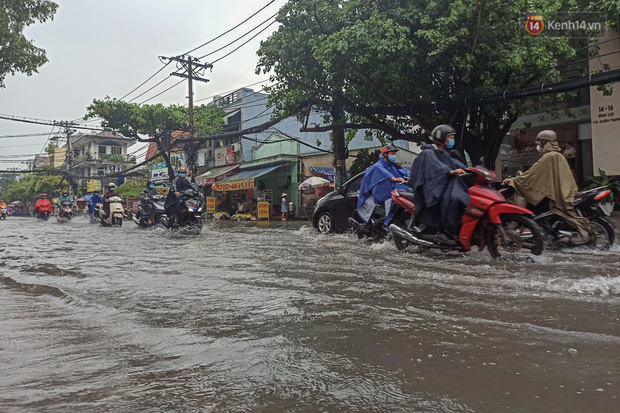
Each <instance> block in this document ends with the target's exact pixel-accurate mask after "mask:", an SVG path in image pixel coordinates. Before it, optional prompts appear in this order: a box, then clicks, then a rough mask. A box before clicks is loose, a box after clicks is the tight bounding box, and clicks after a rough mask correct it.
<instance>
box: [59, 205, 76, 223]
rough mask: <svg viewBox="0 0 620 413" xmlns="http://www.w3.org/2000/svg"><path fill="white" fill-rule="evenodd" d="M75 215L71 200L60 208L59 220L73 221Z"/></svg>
mask: <svg viewBox="0 0 620 413" xmlns="http://www.w3.org/2000/svg"><path fill="white" fill-rule="evenodd" d="M72 217H73V204H72V203H71V202H63V203H62V204H61V205H60V208H58V218H57V219H58V221H59V222H66V221H71V218H72Z"/></svg>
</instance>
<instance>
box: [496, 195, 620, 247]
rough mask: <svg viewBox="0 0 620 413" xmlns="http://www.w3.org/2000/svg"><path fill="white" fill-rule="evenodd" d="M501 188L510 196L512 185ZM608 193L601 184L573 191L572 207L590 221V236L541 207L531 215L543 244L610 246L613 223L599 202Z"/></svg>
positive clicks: (558, 245)
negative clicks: (582, 235)
mask: <svg viewBox="0 0 620 413" xmlns="http://www.w3.org/2000/svg"><path fill="white" fill-rule="evenodd" d="M501 192H503V193H504V194H505V195H506V197H507V198H510V197H511V196H512V195H513V194H514V189H513V188H512V187H507V186H502V189H501ZM610 193H611V191H610V190H609V189H608V188H607V187H606V186H601V187H598V188H594V189H590V190H587V191H581V192H577V193H576V194H575V201H574V202H573V207H574V209H575V211H576V212H577V214H578V215H579V216H581V217H585V218H587V219H588V220H589V221H590V227H591V229H592V235H591V236H590V238H589V239H584V238H583V237H581V236H580V235H579V233H578V232H577V229H576V228H575V227H574V226H572V225H570V224H569V223H568V222H566V221H565V220H564V219H563V218H562V217H561V216H559V215H558V214H556V213H554V212H552V211H550V210H549V208H548V207H547V208H545V207H543V208H541V209H542V212H541V213H539V214H537V215H536V216H535V217H534V221H536V223H537V224H538V225H539V226H540V227H541V229H542V231H543V237H544V239H545V243H546V245H547V246H549V247H552V248H565V247H579V246H591V247H595V248H599V249H608V248H609V247H610V246H612V245H613V243H614V241H615V233H614V224H613V221H612V220H611V219H609V217H608V216H607V215H606V214H605V212H604V211H603V209H602V208H601V205H600V201H601V200H602V199H603V198H605V197H606V196H608V195H609V194H610Z"/></svg>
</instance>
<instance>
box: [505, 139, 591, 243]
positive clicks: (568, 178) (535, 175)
mask: <svg viewBox="0 0 620 413" xmlns="http://www.w3.org/2000/svg"><path fill="white" fill-rule="evenodd" d="M535 143H536V148H537V150H538V151H539V152H540V153H542V154H543V155H542V157H541V158H540V159H539V160H538V161H536V163H534V165H532V166H531V168H530V169H528V170H527V171H525V172H523V173H522V174H521V175H519V176H516V177H514V178H507V179H505V180H504V181H503V183H504V184H506V185H510V186H511V187H512V188H514V190H515V191H516V192H517V193H518V194H519V195H521V196H522V197H523V198H525V200H526V201H527V202H528V203H530V204H532V205H536V206H539V205H540V206H542V204H543V203H544V202H543V201H545V200H548V203H549V204H548V210H550V211H551V212H553V213H555V214H557V215H558V216H560V217H561V218H562V219H563V220H565V221H566V222H567V223H568V224H570V225H572V226H573V227H575V228H576V229H577V231H578V232H579V235H580V236H581V237H583V238H584V239H585V240H588V239H589V238H590V234H592V229H591V228H590V223H589V221H588V219H587V218H584V217H580V216H579V215H577V213H576V212H575V209H574V208H573V202H574V200H575V193H576V192H577V183H576V182H575V178H574V176H573V173H572V171H571V169H570V166H569V164H568V161H567V160H566V158H565V157H564V155H562V150H561V149H560V146H559V145H558V142H557V134H556V133H555V132H554V131H552V130H543V131H541V132H539V133H538V135H537V136H536V140H535ZM537 209H547V208H546V206H544V207H542V208H537Z"/></svg>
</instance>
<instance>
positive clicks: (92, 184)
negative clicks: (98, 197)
mask: <svg viewBox="0 0 620 413" xmlns="http://www.w3.org/2000/svg"><path fill="white" fill-rule="evenodd" d="M98 189H99V181H98V180H96V179H91V180H89V181H88V183H87V184H86V192H93V191H96V190H98Z"/></svg>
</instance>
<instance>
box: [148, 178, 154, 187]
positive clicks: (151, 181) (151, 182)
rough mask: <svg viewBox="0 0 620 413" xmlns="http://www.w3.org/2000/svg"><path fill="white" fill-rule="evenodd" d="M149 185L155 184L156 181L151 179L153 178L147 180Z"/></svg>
mask: <svg viewBox="0 0 620 413" xmlns="http://www.w3.org/2000/svg"><path fill="white" fill-rule="evenodd" d="M149 185H155V181H153V180H151V179H149V180H148V181H146V186H149Z"/></svg>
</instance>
